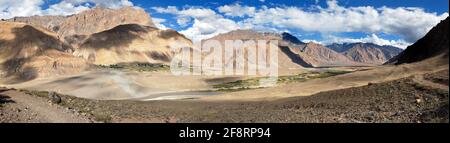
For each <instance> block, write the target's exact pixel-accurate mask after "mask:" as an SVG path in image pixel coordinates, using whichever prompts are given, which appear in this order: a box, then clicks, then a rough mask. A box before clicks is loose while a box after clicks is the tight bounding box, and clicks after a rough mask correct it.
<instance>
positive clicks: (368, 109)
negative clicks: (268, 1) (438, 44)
mask: <svg viewBox="0 0 450 143" xmlns="http://www.w3.org/2000/svg"><path fill="white" fill-rule="evenodd" d="M424 77H425V79H426V80H429V81H432V82H433V83H441V82H439V81H442V80H447V81H448V70H446V71H441V72H437V73H434V74H427V75H424ZM413 79H414V77H409V78H405V79H400V80H395V81H390V82H385V83H377V84H369V85H367V86H363V87H354V88H348V89H341V90H335V91H328V92H322V93H318V94H316V95H312V96H307V97H292V98H286V99H281V100H276V101H264V102H263V101H258V102H236V101H235V102H231V101H214V102H212V101H201V100H195V99H194V100H176V101H147V102H143V101H99V100H87V99H81V98H75V97H72V96H64V95H60V96H61V98H62V103H60V104H59V105H58V106H62V107H64V108H67V109H70V110H73V111H74V112H76V113H77V114H80V115H83V116H86V117H89V118H91V119H92V120H93V121H95V122H163V123H164V122H308V123H310V122H319V123H321V122H338V123H340V122H345V123H347V122H350V123H366V122H377V123H379V122H388V123H392V122H396V123H403V122H406V123H424V122H425V123H427V122H444V123H448V122H449V119H448V118H449V114H448V112H449V103H448V102H449V98H448V90H442V89H439V88H435V87H432V86H429V85H423V84H421V83H417V82H415V81H414V80H413ZM435 79H439V80H435ZM446 86H447V87H448V84H447V85H446ZM22 92H26V91H22ZM1 94H2V92H0V95H1ZM28 94H30V95H35V96H36V97H39V98H47V96H42V95H39V94H36V93H32V92H28ZM1 101H2V102H1V103H2V106H3V107H0V109H1V110H0V113H1V116H0V121H1V122H40V120H27V118H33V117H34V116H32V115H33V113H32V112H30V113H28V112H24V113H23V114H24V115H22V113H20V114H16V112H15V110H16V108H20V109H22V108H23V107H21V105H15V103H14V102H13V101H8V98H7V96H3V97H2V99H1ZM5 105H6V106H5ZM29 108H33V107H29Z"/></svg>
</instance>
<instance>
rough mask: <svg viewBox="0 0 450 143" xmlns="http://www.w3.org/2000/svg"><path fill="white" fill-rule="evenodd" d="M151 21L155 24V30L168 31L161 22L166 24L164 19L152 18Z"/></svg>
mask: <svg viewBox="0 0 450 143" xmlns="http://www.w3.org/2000/svg"><path fill="white" fill-rule="evenodd" d="M152 21H153V23H154V24H155V26H156V28H159V29H162V30H166V29H169V28H167V27H166V26H165V25H164V24H162V23H163V22H166V20H165V19H161V18H156V17H153V18H152Z"/></svg>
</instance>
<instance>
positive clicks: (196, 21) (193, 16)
mask: <svg viewBox="0 0 450 143" xmlns="http://www.w3.org/2000/svg"><path fill="white" fill-rule="evenodd" d="M153 9H154V10H155V11H156V12H159V13H169V14H173V15H175V16H176V18H177V23H178V24H179V25H181V26H186V25H187V24H188V23H190V22H192V26H191V27H188V28H187V29H184V30H181V31H180V33H182V34H184V35H186V37H188V38H190V39H192V40H194V41H195V40H202V39H207V38H211V37H213V36H216V35H218V34H220V33H226V32H229V31H232V30H236V29H239V28H240V27H239V25H238V24H237V23H236V22H234V21H233V20H230V19H226V18H224V17H223V16H222V15H220V14H217V13H216V12H215V11H214V10H211V9H208V8H196V7H189V8H186V9H180V10H179V9H178V8H176V7H174V6H169V7H167V8H162V7H154V8H153Z"/></svg>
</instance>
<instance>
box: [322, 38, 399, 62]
mask: <svg viewBox="0 0 450 143" xmlns="http://www.w3.org/2000/svg"><path fill="white" fill-rule="evenodd" d="M327 47H328V48H330V49H332V50H334V51H336V52H338V53H341V54H343V55H345V56H346V57H347V58H349V59H351V60H353V61H356V62H360V63H366V64H374V65H380V64H383V63H385V62H386V61H388V60H389V59H391V58H393V57H395V56H397V55H398V54H400V52H402V51H403V50H402V49H400V48H397V47H394V46H386V45H385V46H380V45H377V44H373V43H344V44H331V45H328V46H327Z"/></svg>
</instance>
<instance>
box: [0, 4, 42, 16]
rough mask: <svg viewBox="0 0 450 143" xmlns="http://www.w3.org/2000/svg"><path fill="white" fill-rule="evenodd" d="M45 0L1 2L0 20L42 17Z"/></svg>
mask: <svg viewBox="0 0 450 143" xmlns="http://www.w3.org/2000/svg"><path fill="white" fill-rule="evenodd" d="M42 4H44V1H43V0H0V18H1V19H8V18H13V17H15V16H30V15H41V14H42V11H41V7H40V6H41V5H42Z"/></svg>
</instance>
